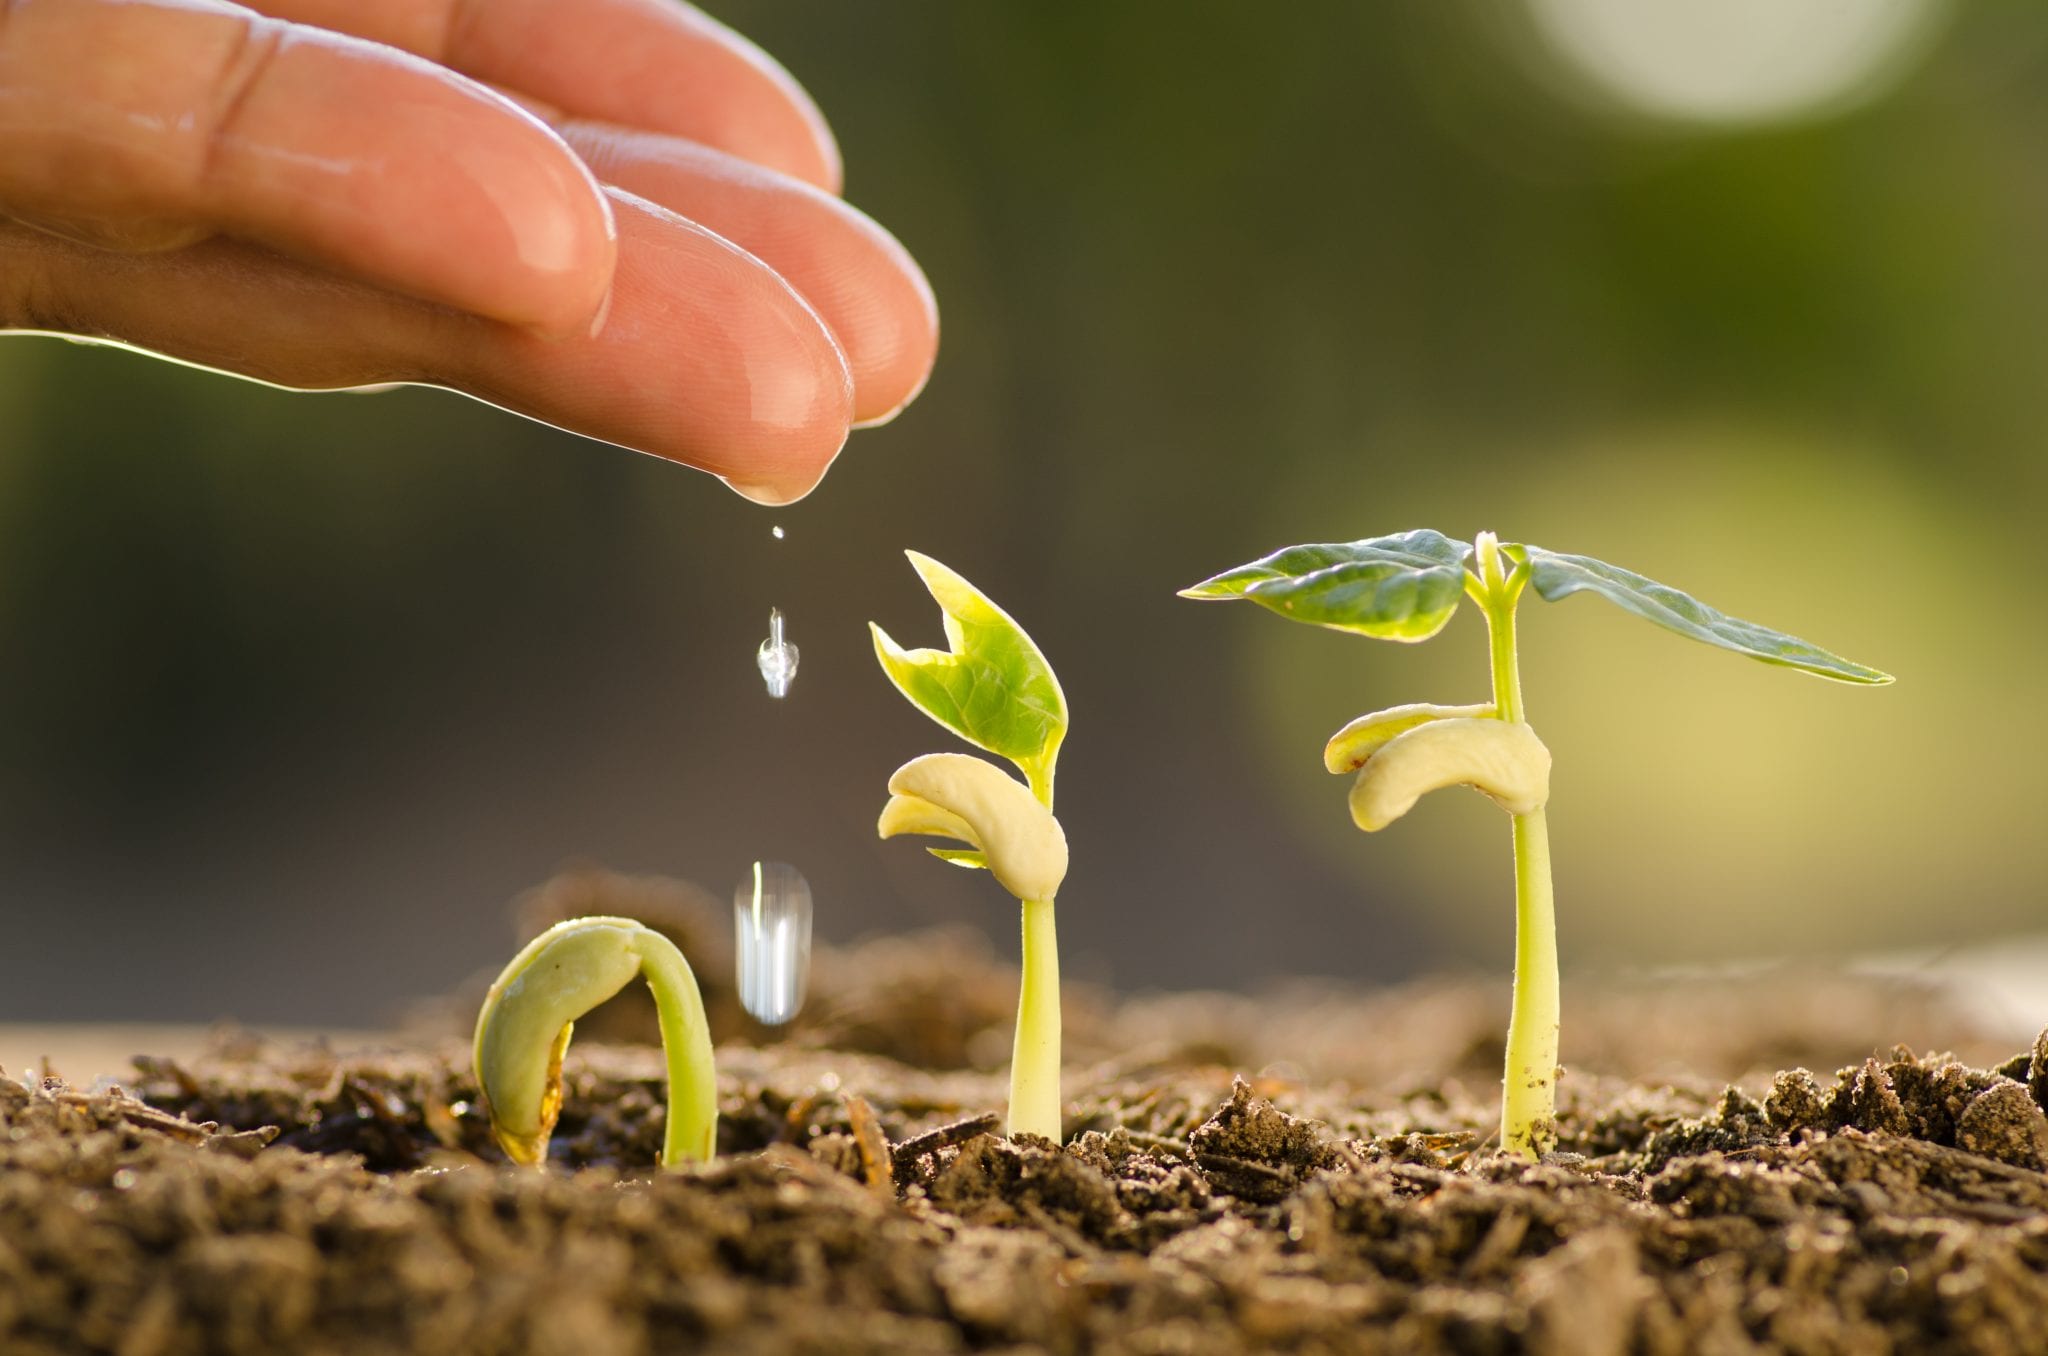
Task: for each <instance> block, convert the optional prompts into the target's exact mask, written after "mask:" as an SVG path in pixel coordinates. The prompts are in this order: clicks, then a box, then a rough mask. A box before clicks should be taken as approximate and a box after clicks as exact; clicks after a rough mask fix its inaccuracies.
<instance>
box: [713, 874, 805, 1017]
mask: <svg viewBox="0 0 2048 1356" xmlns="http://www.w3.org/2000/svg"><path fill="white" fill-rule="evenodd" d="M732 922H733V935H734V939H735V943H736V944H735V946H734V948H733V960H734V968H735V969H736V970H737V971H738V978H739V988H740V1005H741V1006H742V1007H744V1008H746V1010H747V1011H748V1012H749V1013H752V1014H753V1016H754V1020H756V1021H758V1022H764V1023H766V1024H767V1025H769V1026H781V1025H782V1024H783V1023H784V1022H787V1021H788V1020H790V1019H791V1018H792V1017H794V1016H796V1014H797V1010H798V1009H799V1008H801V1007H802V1006H803V1005H804V988H805V986H806V985H807V984H809V983H810V979H811V886H810V882H809V881H806V880H805V879H804V877H803V873H802V872H801V871H798V870H797V869H796V868H795V867H793V866H791V865H789V863H787V862H755V863H754V869H753V872H752V873H751V874H750V875H748V877H747V878H746V879H745V880H743V881H741V882H740V884H739V888H738V889H737V890H734V891H733V893H732Z"/></svg>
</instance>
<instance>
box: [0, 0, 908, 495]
mask: <svg viewBox="0 0 2048 1356" xmlns="http://www.w3.org/2000/svg"><path fill="white" fill-rule="evenodd" d="M839 188H840V161H839V152H838V148H837V146H836V145H835V144H834V142H833V139H832V135H831V132H830V130H829V129H828V128H827V127H826V125H825V122H824V120H823V118H822V117H821V116H820V115H819V113H818V111H817V109H816V107H815V106H814V105H813V104H812V102H811V101H810V99H809V97H808V96H806V95H805V94H804V92H803V90H802V89H801V88H799V87H798V86H797V84H796V83H795V81H794V80H792V79H791V78H790V76H789V75H788V74H787V73H786V72H785V71H783V70H782V68H781V67H780V66H778V65H777V64H776V63H775V62H774V61H773V60H772V59H771V58H769V57H768V56H766V55H765V54H764V53H762V52H761V51H760V50H759V49H758V48H755V47H754V46H752V45H751V44H750V43H748V42H747V41H746V40H745V39H743V38H741V37H739V36H738V35H737V34H735V33H733V32H731V31H730V30H728V29H726V28H724V27H723V26H721V25H719V24H718V23H716V22H715V21H713V20H711V19H710V18H708V17H706V16H705V15H703V14H701V13H699V12H698V11H696V10H694V9H692V8H689V7H688V6H685V5H682V4H680V3H674V0H263V3H261V4H260V5H259V6H258V7H257V8H254V9H249V8H242V7H239V6H235V5H230V4H224V3H218V2H217V0H4V2H0V330H14V331H32V332H34V331H40V332H54V333H60V334H66V335H72V336H79V337H85V338H90V339H99V340H106V341H112V342H119V343H125V344H129V345H132V346H134V347H137V348H141V349H145V350H148V351H151V352H156V353H161V354H164V355H166V356H169V357H173V358H178V359H182V360H184V361H188V362H193V363H197V364H200V365H202V366H206V367H212V368H217V369H220V370H223V371H227V372H233V373H238V374H240V375H243V376H249V377H254V378H257V379H260V380H263V381H268V382H272V383H275V384H278V385H282V386H290V387H299V388H307V389H333V388H339V387H350V386H364V385H377V384H382V383H389V382H421V383H428V384H432V385H437V386H446V387H450V388H453V389H455V390H459V391H463V392H466V393H467V394H470V395H473V396H476V397H478V398H480V399H483V400H488V401H491V402H492V403H494V404H498V405H502V406H504V407H506V408H508V409H512V410H517V411H518V412H520V413H522V414H526V415H529V416H531V417H533V418H536V419H540V420H544V421H546V422H548V423H551V424H556V425H559V426H561V427H563V428H566V429H570V430H572V431H574V432H577V433H582V434H586V435H588V436H590V437H593V438H599V439H603V440H605V441H608V442H614V443H619V444H623V445H625V446H628V447H632V448H636V449H638V450H640V451H643V452H649V453H652V454H654V455H656V456H660V457H665V458H668V459H670V460H673V461H677V462H682V463H685V464H687V465H690V466H696V467H699V468H701V469H703V470H706V471H709V472H711V473H712V474H714V475H717V476H719V477H721V478H723V479H724V480H725V481H726V482H727V483H728V484H729V485H731V486H732V487H733V488H734V489H736V490H738V491H739V492H740V493H742V494H744V495H746V496H747V497H749V498H751V499H755V500H757V501H759V502H763V503H773V504H781V503H788V502H791V501H792V500H795V499H798V498H801V497H802V496H803V495H805V494H807V493H809V492H810V490H811V489H812V488H813V487H814V486H815V485H816V484H817V482H818V479H819V478H820V477H821V476H823V475H824V473H825V470H826V468H827V467H828V466H830V464H831V462H832V460H833V458H834V457H836V456H837V455H838V453H839V450H840V448H841V447H842V446H843V445H844V444H845V441H846V437H847V434H848V432H849V430H850V429H852V428H855V427H858V426H860V425H863V424H872V423H879V422H881V421H883V420H886V419H888V418H889V417H891V416H892V415H894V414H895V413H896V412H897V411H898V410H900V409H901V408H902V407H903V406H904V405H905V404H907V403H908V402H909V401H910V400H911V399H912V398H914V397H915V395H916V394H917V392H918V390H919V389H920V388H921V387H922V386H923V384H924V380H925V377H926V375H927V374H928V373H929V371H930V369H931V364H932V359H933V356H934V354H935V352H936V348H937V343H938V313H937V309H936V307H935V305H934V303H933V300H932V295H931V290H930V288H929V286H928V285H927V284H926V282H925V279H924V276H923V274H922V273H921V272H920V271H919V269H918V267H917V264H916V263H915V262H914V261H913V260H912V259H911V257H910V256H909V254H908V253H907V252H906V251H905V250H904V249H903V247H902V246H901V245H899V244H898V243H897V242H896V241H895V239H894V238H893V237H891V236H890V235H889V234H888V233H887V232H886V231H884V230H883V229H882V228H881V227H879V226H877V225H876V224H875V223H874V222H872V221H871V220H869V219H868V218H867V217H865V216H863V215H862V214H861V213H859V212H858V211H856V210H854V209H853V208H851V207H849V206H847V205H846V204H845V203H843V202H841V201H840V200H839V197H838V196H837V195H838V192H839Z"/></svg>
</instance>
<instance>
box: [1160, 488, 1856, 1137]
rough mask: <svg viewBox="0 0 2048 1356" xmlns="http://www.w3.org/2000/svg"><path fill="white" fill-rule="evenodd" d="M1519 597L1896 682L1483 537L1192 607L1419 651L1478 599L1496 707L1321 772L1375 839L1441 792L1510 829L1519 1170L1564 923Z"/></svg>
mask: <svg viewBox="0 0 2048 1356" xmlns="http://www.w3.org/2000/svg"><path fill="white" fill-rule="evenodd" d="M1525 588H1534V589H1535V591H1536V593H1537V594H1538V595H1539V596H1540V597H1542V598H1543V599H1544V600H1545V601H1547V602H1556V601H1557V600H1558V599H1560V598H1565V597H1568V596H1570V595H1571V594H1574V593H1578V592H1581V591H1584V592H1587V593H1592V594H1594V595H1596V596H1598V597H1602V598H1605V599H1607V601H1609V602H1611V603H1613V604H1615V605H1616V606H1617V607H1620V608H1622V609H1624V610H1625V611H1628V612H1633V613H1634V614H1635V615H1637V616H1638V617H1642V618H1644V619H1646V620H1648V621H1653V622H1655V623H1657V624H1658V625H1659V626H1662V627H1664V628H1666V629H1667V630H1671V631H1676V632H1677V633H1678V634H1680V635H1682V636H1689V637H1691V638H1692V639H1694V640H1699V641H1704V642H1706V643H1707V644H1709V645H1718V646H1720V647H1721V648H1722V649H1724V650H1733V651H1735V652H1736V653H1737V654H1746V655H1748V656H1749V657H1750V658H1752V659H1760V660H1762V661H1763V662H1764V663H1766V664H1781V665H1784V666H1785V667H1787V668H1793V669H1798V670H1799V671H1801V672H1802V673H1811V674H1814V675H1816V676H1818V677H1821V678H1832V679H1834V680H1835V681H1837V682H1843V683H1861V684H1880V683H1889V682H1890V681H1892V680H1891V677H1890V675H1888V674H1884V673H1880V672H1878V671H1877V670H1876V669H1872V668H1866V667H1864V666H1863V665H1861V664H1854V663H1851V662H1850V661H1848V660H1846V659H1843V658H1841V657H1840V656H1838V655H1833V654H1829V653H1828V652H1827V651H1826V650H1823V649H1821V648H1819V647H1818V646H1815V645H1810V644H1808V643H1807V642H1806V641H1803V640H1798V639H1796V638H1794V637H1792V636H1788V635H1785V634H1783V633H1781V632H1778V631H1772V630H1769V629H1767V628H1765V627H1762V626H1758V625H1756V624H1755V623H1753V622H1746V621H1738V620H1736V619H1735V618H1733V617H1728V616H1724V615H1722V614H1721V613H1719V612H1716V611H1715V610H1714V609H1713V608H1711V607H1708V606H1707V605H1706V604H1704V603H1701V602H1698V601H1696V600H1694V599H1692V598H1689V597H1687V596H1686V595H1685V594H1683V593H1680V592H1679V591H1678V590H1677V589H1673V588H1667V587H1665V586H1664V585H1662V584H1658V583H1655V582H1653V581H1651V580H1648V579H1645V578H1643V576H1641V575H1639V574H1634V573H1631V572H1630V571H1628V570H1623V569H1619V568H1617V567H1615V566H1613V565H1608V564H1606V563H1604V562H1602V561H1598V560H1594V559H1592V558H1590V557H1588V556H1570V555H1561V554H1559V553H1557V552H1555V551H1546V550H1544V549H1543V548H1542V547H1540V546H1526V545H1514V544H1509V545H1502V544H1501V543H1500V542H1499V541H1497V540H1496V539H1495V538H1494V535H1493V534H1492V533H1491V532H1482V533H1480V534H1479V537H1478V539H1477V541H1475V542H1474V543H1473V545H1471V546H1466V545H1465V544H1463V543H1462V542H1455V541H1452V540H1451V539H1450V538H1449V537H1446V536H1444V535H1443V534H1442V533H1440V532H1432V531H1429V530H1428V529H1426V528H1425V529H1419V530H1417V531H1413V532H1403V533H1399V534H1397V535H1395V536H1391V537H1374V538H1371V539H1369V540H1366V541H1354V542H1339V543H1332V544H1327V545H1312V546H1290V547H1288V548H1287V549H1285V550H1283V551H1276V552H1274V553H1273V554H1272V555H1269V556H1265V557H1263V558H1261V559H1259V560H1255V561H1252V562H1251V563H1249V564H1246V565H1240V566H1238V567H1237V568H1236V569H1234V570H1227V571H1225V572H1224V573H1222V574H1219V575H1217V576H1216V577H1215V578H1213V579H1208V580H1205V581H1203V582H1202V583H1200V584H1197V585H1195V586H1194V587H1193V588H1191V589H1184V590H1182V593H1181V596H1182V597H1184V598H1198V599H1231V598H1246V599H1249V600H1251V601H1252V602H1255V603H1257V604H1259V605H1260V606H1262V607H1265V608H1269V609H1271V610H1272V611H1274V612H1277V613H1279V614H1280V615H1281V616H1283V617H1290V618H1292V619H1294V620H1295V621H1303V622H1310V623H1312V624H1314V625H1317V626H1326V627H1329V628H1330V629H1332V630H1335V631H1350V632H1354V633H1356V634H1358V635H1362V636H1372V637H1374V638H1376V639H1380V640H1399V641H1408V642H1414V641H1423V640H1428V639H1429V638H1430V637H1431V636H1433V635H1435V634H1436V633H1437V632H1439V631H1441V630H1443V628H1444V626H1445V624H1446V623H1448V622H1449V621H1450V619H1451V614H1452V613H1454V612H1456V611H1457V610H1458V602H1459V600H1460V599H1461V598H1463V597H1468V596H1469V597H1470V598H1471V599H1472V601H1473V602H1475V603H1477V604H1478V605H1479V609H1480V611H1481V612H1482V613H1483V614H1484V615H1485V617H1486V629H1487V633H1488V635H1489V637H1490V639H1491V654H1492V665H1493V700H1492V701H1491V702H1486V703H1482V704H1479V705H1473V706H1437V705H1432V704H1426V703H1418V704H1414V705H1409V706H1396V707H1393V708H1391V709H1389V710H1385V711H1375V712H1373V713H1372V714H1371V715H1366V716H1360V717H1359V718H1358V719H1357V720H1354V721H1352V722H1351V723H1350V724H1349V725H1346V726H1345V727H1344V728H1343V729H1341V730H1339V731H1338V732H1337V733H1336V734H1335V735H1334V736H1332V737H1331V739H1330V742H1329V745H1328V747H1327V748H1325V749H1324V751H1323V763H1324V766H1326V767H1328V768H1329V770H1330V771H1331V772H1335V773H1346V772H1356V773H1357V774H1358V779H1357V781H1356V782H1355V783H1354V784H1353V786H1352V789H1351V817H1352V819H1353V821H1354V822H1356V823H1357V825H1358V827H1359V828H1361V829H1364V830H1365V831H1366V832H1368V833H1372V832H1374V831H1376V830H1379V829H1383V828H1385V827H1386V826H1387V825H1388V824H1391V823H1393V822H1394V821H1395V820H1396V819H1399V818H1400V817H1401V816H1402V815H1404V814H1406V813H1407V812H1408V809H1409V807H1410V806H1412V805H1414V804H1415V802H1416V800H1417V799H1419V798H1420V797H1421V796H1423V795H1425V794H1427V793H1428V792H1430V791H1434V790H1437V789H1439V788H1441V787H1446V786H1459V785H1463V786H1470V787H1473V788H1475V789H1476V790H1479V791H1481V792H1484V793H1485V794H1486V795H1487V796H1489V797H1491V798H1492V799H1493V800H1495V801H1496V802H1498V803H1499V804H1500V805H1501V806H1502V808H1504V809H1506V810H1507V812H1508V813H1509V814H1510V815H1511V816H1512V817H1513V820H1514V835H1513V836H1514V847H1515V992H1514V1004H1513V1008H1512V1010H1511V1013H1510V1017H1509V1021H1508V1048H1507V1073H1506V1077H1505V1080H1504V1082H1503V1085H1502V1097H1501V1131H1500V1133H1501V1144H1502V1147H1503V1148H1505V1149H1506V1150H1507V1151H1508V1152H1510V1153H1514V1154H1519V1155H1521V1156H1522V1157H1524V1158H1529V1159H1535V1158H1539V1157H1541V1156H1542V1155H1543V1154H1544V1153H1545V1152H1546V1151H1547V1150H1549V1148H1550V1147H1551V1146H1552V1145H1553V1144H1554V1143H1555V1142H1556V1137H1557V1125H1556V1105H1557V1098H1556V1084H1557V1028H1558V985H1557V923H1556V917H1555V914H1554V912H1553V908H1552V901H1551V889H1550V835H1549V830H1548V828H1547V827H1546V825H1545V821H1544V805H1545V803H1546V802H1547V801H1548V800H1549V799H1550V751H1549V750H1548V749H1547V748H1545V747H1544V746H1543V741H1541V740H1540V739H1538V738H1537V737H1536V734H1535V732H1534V731H1533V730H1531V729H1530V728H1529V725H1528V720H1527V718H1526V716H1525V715H1524V714H1523V706H1522V677H1521V670H1520V667H1519V664H1518V661H1517V657H1516V653H1515V606H1516V604H1517V603H1519V602H1520V601H1521V597H1522V592H1523V590H1524V589H1525Z"/></svg>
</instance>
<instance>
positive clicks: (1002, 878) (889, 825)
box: [869, 551, 1067, 1143]
mask: <svg viewBox="0 0 2048 1356" xmlns="http://www.w3.org/2000/svg"><path fill="white" fill-rule="evenodd" d="M906 554H907V555H909V557H910V563H911V565H912V566H913V567H914V568H915V569H916V570H917V573H918V577H919V578H921V579H923V580H924V586H925V588H927V589H929V590H930V591H931V595H932V597H933V599H934V600H936V601H937V603H938V605H939V609H940V611H942V612H943V613H945V626H946V642H947V646H948V648H947V649H944V650H905V649H903V648H902V647H901V646H899V645H898V644H897V643H896V642H895V641H893V640H891V639H890V638H889V635H888V633H887V632H885V631H884V630H882V628H881V627H879V626H876V625H874V623H872V622H870V623H869V628H870V629H871V630H872V631H873V632H874V636H875V657H876V658H878V659H879V660H881V662H882V671H883V672H884V673H886V674H888V675H889V681H890V682H892V683H894V684H896V688H897V690H898V691H900V692H901V693H902V694H903V695H904V696H905V697H908V698H909V699H910V703H911V705H913V706H915V707H916V708H917V709H918V710H920V711H922V712H924V713H925V714H926V715H928V716H930V717H931V718H932V719H933V720H935V721H937V722H938V723H939V724H941V725H943V726H945V727H946V728H947V729H949V730H951V731H953V733H955V734H957V735H959V736H960V737H961V738H962V739H965V740H966V741H967V742H968V743H970V744H973V745H975V746H976V747H977V748H982V749H986V750H988V751H989V752H990V753H993V754H997V755H999V756H1001V757H1003V758H1007V759H1009V760H1010V761H1011V762H1012V763H1014V764H1016V766H1017V770H1018V771H1019V772H1021V773H1023V774H1024V781H1023V782H1019V781H1017V780H1016V779H1015V778H1013V777H1010V776H1009V775H1007V774H1006V773H1004V772H1003V771H1002V769H1000V768H998V767H996V766H995V765H994V764H992V763H987V762H984V761H983V760H981V759H979V758H973V757H970V756H968V755H967V754H964V753H928V754H926V755H924V756H923V757H922V758H913V759H911V760H910V761H909V762H907V763H905V764H904V765H903V766H902V767H900V768H898V769H896V773H895V775H894V776H892V777H890V778H889V802H888V804H887V805H885V806H883V807H882V818H881V822H880V823H879V824H878V825H877V826H876V827H877V828H878V830H879V831H880V833H881V835H882V837H884V838H893V837H895V836H896V835H897V834H904V833H915V834H930V835H933V836H935V837H939V838H950V839H953V840H954V841H955V842H958V843H962V844H965V846H964V847H960V848H931V849H929V851H930V852H931V854H932V855H933V856H934V857H937V858H939V859H940V860H942V861H947V862H951V863H953V864H954V865H955V866H967V867H979V868H983V869H986V870H987V871H988V873H989V874H990V875H992V876H994V877H995V878H996V880H997V881H999V882H1001V884H1002V886H1003V888H1004V889H1006V890H1008V891H1009V892H1010V893H1011V894H1013V895H1015V896H1016V897H1017V898H1018V900H1019V901H1021V902H1022V904H1023V906H1024V974H1023V980H1022V984H1021V986H1020V992H1019V995H1018V1000H1017V1039H1016V1044H1015V1046H1014V1047H1013V1048H1012V1051H1011V1055H1010V1127H1009V1128H1010V1133H1011V1134H1012V1135H1018V1134H1028V1135H1041V1136H1043V1137H1044V1138H1046V1139H1049V1140H1052V1141H1054V1142H1055V1143H1057V1142H1058V1140H1059V1138H1060V957H1059V943H1058V941H1057V939H1056V937H1055V935H1054V931H1053V914H1052V904H1053V896H1054V895H1055V894H1057V893H1058V892H1059V888H1060V882H1061V881H1063V880H1065V879H1066V875H1067V837H1066V834H1065V833H1064V832H1062V831H1061V829H1060V824H1059V821H1058V820H1057V819H1054V818H1053V817H1052V776H1053V765H1054V763H1055V762H1056V761H1057V760H1058V758H1059V752H1060V741H1061V740H1063V739H1065V738H1066V734H1067V699H1066V697H1065V696H1064V695H1062V693H1061V692H1060V684H1059V679H1057V678H1055V677H1054V676H1053V672H1052V666H1051V665H1050V664H1048V663H1046V662H1045V656H1044V655H1043V654H1040V653H1039V650H1038V646H1036V645H1034V644H1033V643H1032V641H1031V637H1030V636H1027V635H1025V634H1024V630H1023V628H1022V627H1020V626H1018V625H1017V623H1016V622H1014V621H1012V620H1010V617H1009V614H1008V613H1006V612H1004V611H1003V610H1002V609H1001V608H999V607H997V606H996V605H995V604H994V603H992V602H990V601H989V600H988V599H987V598H986V597H984V596H983V595H982V593H981V591H980V590H978V589H976V588H975V587H974V585H972V584H970V583H968V582H967V581H966V580H965V579H962V578H961V577H960V576H959V575H957V574H955V573H954V572H953V571H952V570H949V569H947V568H946V567H945V566H944V565H941V564H940V563H939V562H938V561H936V560H933V559H932V558H931V557H929V556H922V555H919V554H918V553H917V552H915V551H910V552H906Z"/></svg>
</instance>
